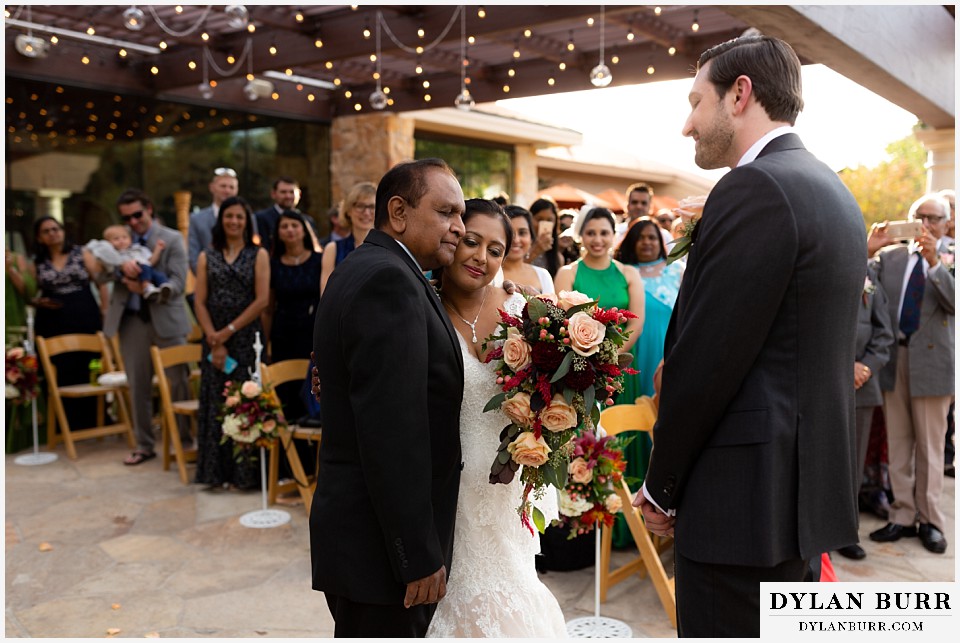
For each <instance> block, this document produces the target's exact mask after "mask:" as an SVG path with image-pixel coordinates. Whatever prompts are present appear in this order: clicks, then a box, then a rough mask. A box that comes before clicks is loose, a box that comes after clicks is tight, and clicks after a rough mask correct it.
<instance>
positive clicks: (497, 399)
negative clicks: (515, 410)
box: [483, 393, 507, 413]
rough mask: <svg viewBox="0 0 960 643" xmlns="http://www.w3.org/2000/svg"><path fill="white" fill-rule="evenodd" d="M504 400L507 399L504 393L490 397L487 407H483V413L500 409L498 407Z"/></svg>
mask: <svg viewBox="0 0 960 643" xmlns="http://www.w3.org/2000/svg"><path fill="white" fill-rule="evenodd" d="M505 399H507V394H506V393H497V394H496V395H494V396H493V397H491V398H490V401H489V402H487V405H486V406H485V407H483V412H484V413H486V412H487V411H496V410H497V409H499V408H500V406H501V405H502V404H503V401H504V400H505Z"/></svg>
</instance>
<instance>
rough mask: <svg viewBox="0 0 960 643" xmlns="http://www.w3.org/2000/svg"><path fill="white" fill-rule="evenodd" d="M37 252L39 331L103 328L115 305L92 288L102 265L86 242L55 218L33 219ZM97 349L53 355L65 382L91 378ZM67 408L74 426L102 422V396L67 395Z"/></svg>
mask: <svg viewBox="0 0 960 643" xmlns="http://www.w3.org/2000/svg"><path fill="white" fill-rule="evenodd" d="M33 238H34V257H33V263H32V264H28V266H27V268H28V270H29V271H30V274H31V276H33V277H34V278H35V279H36V282H37V288H38V289H39V290H40V296H39V297H38V298H37V299H36V300H35V301H34V303H35V304H36V306H37V317H36V326H35V327H34V328H35V330H36V334H37V336H38V337H56V336H57V335H69V334H73V333H96V332H97V331H98V330H101V329H102V328H103V315H104V313H105V311H106V307H107V305H108V304H109V295H108V294H107V289H106V287H105V286H100V287H99V288H100V290H99V292H100V301H101V305H100V306H98V305H97V300H96V299H95V298H94V296H93V291H92V290H91V289H90V288H91V287H90V281H91V277H93V278H96V277H97V276H98V275H99V273H100V267H99V265H98V264H97V261H96V259H94V258H93V255H92V254H90V252H89V251H88V250H85V249H84V248H82V247H81V246H78V245H76V244H74V243H72V242H71V241H69V240H67V239H66V238H65V236H64V231H63V226H61V225H60V223H59V222H58V221H57V220H56V219H54V218H53V217H40V218H39V219H37V220H36V221H35V222H34V224H33ZM97 357H98V355H97V354H96V353H70V354H67V355H59V356H57V357H54V358H53V359H52V362H53V365H54V366H55V367H56V369H57V382H58V383H59V384H60V385H61V386H64V385H68V384H84V383H87V382H89V381H90V360H92V359H96V358H97ZM63 406H64V410H65V411H66V414H67V417H68V418H69V420H70V428H71V429H85V428H89V427H92V426H96V424H97V419H96V412H97V406H96V400H95V399H93V398H86V399H66V400H64V402H63Z"/></svg>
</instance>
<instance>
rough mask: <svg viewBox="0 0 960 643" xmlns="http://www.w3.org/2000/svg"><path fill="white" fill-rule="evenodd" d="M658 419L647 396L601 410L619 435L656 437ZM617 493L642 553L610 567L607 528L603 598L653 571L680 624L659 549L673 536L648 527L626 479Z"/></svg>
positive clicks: (603, 546)
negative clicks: (631, 433) (663, 535)
mask: <svg viewBox="0 0 960 643" xmlns="http://www.w3.org/2000/svg"><path fill="white" fill-rule="evenodd" d="M656 419H657V408H656V405H655V404H654V402H653V400H651V398H649V397H647V396H643V397H638V398H637V400H636V402H635V403H634V404H615V405H613V406H609V407H607V408H605V409H604V410H603V411H601V413H600V426H602V427H603V429H604V430H605V431H606V432H607V435H617V434H619V433H622V432H624V431H643V432H646V433H648V434H650V437H651V439H652V438H653V433H652V432H653V425H654V423H655V422H656ZM616 492H617V495H618V496H620V500H621V501H622V504H623V515H624V517H625V518H626V520H627V527H629V529H630V535H631V536H633V541H634V543H635V544H636V545H637V550H638V551H639V552H640V555H639V556H638V557H637V558H635V559H634V560H632V561H630V562H628V563H627V564H626V565H623V566H621V567H619V568H617V569H615V570H613V571H610V552H611V549H612V547H613V530H612V529H604V530H603V536H602V541H601V545H600V600H601V601H606V600H607V591H608V590H609V589H610V587H612V586H613V585H616V584H617V583H619V582H621V581H623V580H626V579H627V578H629V577H630V576H631V575H632V574H634V573H637V574H639V575H640V578H643V577H645V576H646V575H647V574H649V575H650V580H652V581H653V586H654V588H655V589H656V590H657V596H658V597H659V598H660V603H661V604H662V605H663V609H664V611H666V613H667V616H669V617H670V622H671V623H673V626H674V627H676V626H677V597H676V590H675V580H674V579H673V578H669V577H668V576H667V572H666V570H665V569H664V567H663V563H662V562H661V560H660V551H662V550H663V549H665V548H666V547H668V546H669V545H670V544H671V543H672V542H673V539H672V538H663V539H661V538H660V537H659V536H655V535H653V534H651V533H650V532H649V531H647V527H646V525H645V524H644V523H643V516H642V514H641V513H640V510H639V509H637V508H636V507H634V506H633V504H632V501H633V496H632V494H631V493H630V488H629V487H628V486H627V483H626V482H623V481H621V482H620V484H619V486H617V487H616Z"/></svg>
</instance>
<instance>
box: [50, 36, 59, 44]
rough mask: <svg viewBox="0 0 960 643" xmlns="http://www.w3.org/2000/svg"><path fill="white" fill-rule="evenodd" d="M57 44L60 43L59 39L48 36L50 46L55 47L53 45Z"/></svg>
mask: <svg viewBox="0 0 960 643" xmlns="http://www.w3.org/2000/svg"><path fill="white" fill-rule="evenodd" d="M58 42H60V39H59V38H57V37H56V36H50V44H51V45H55V44H57V43H58Z"/></svg>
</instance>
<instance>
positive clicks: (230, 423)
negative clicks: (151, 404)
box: [217, 380, 286, 462]
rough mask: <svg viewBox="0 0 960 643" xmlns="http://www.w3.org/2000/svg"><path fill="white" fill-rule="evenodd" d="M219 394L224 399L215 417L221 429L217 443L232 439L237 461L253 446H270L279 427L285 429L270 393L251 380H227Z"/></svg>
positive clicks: (278, 409) (278, 406)
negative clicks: (220, 436)
mask: <svg viewBox="0 0 960 643" xmlns="http://www.w3.org/2000/svg"><path fill="white" fill-rule="evenodd" d="M223 394H224V397H225V398H226V399H225V400H224V402H223V406H222V407H221V409H220V415H219V416H217V419H218V420H219V421H220V423H221V427H222V428H223V437H222V438H220V444H225V443H226V442H227V441H229V440H232V441H233V455H234V457H236V459H237V461H238V462H240V461H241V460H243V459H244V456H246V454H247V452H249V451H250V450H251V449H253V448H254V447H256V446H261V447H269V446H271V445H272V444H273V440H274V439H275V438H276V437H277V435H278V431H279V427H280V426H286V422H285V421H284V419H283V412H282V411H281V409H280V405H279V404H277V402H276V398H275V397H274V396H273V395H272V394H271V393H270V391H269V390H264V389H263V388H262V387H261V386H260V384H258V383H257V382H255V381H253V380H247V381H246V382H232V381H228V382H227V383H226V386H225V387H224V389H223Z"/></svg>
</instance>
